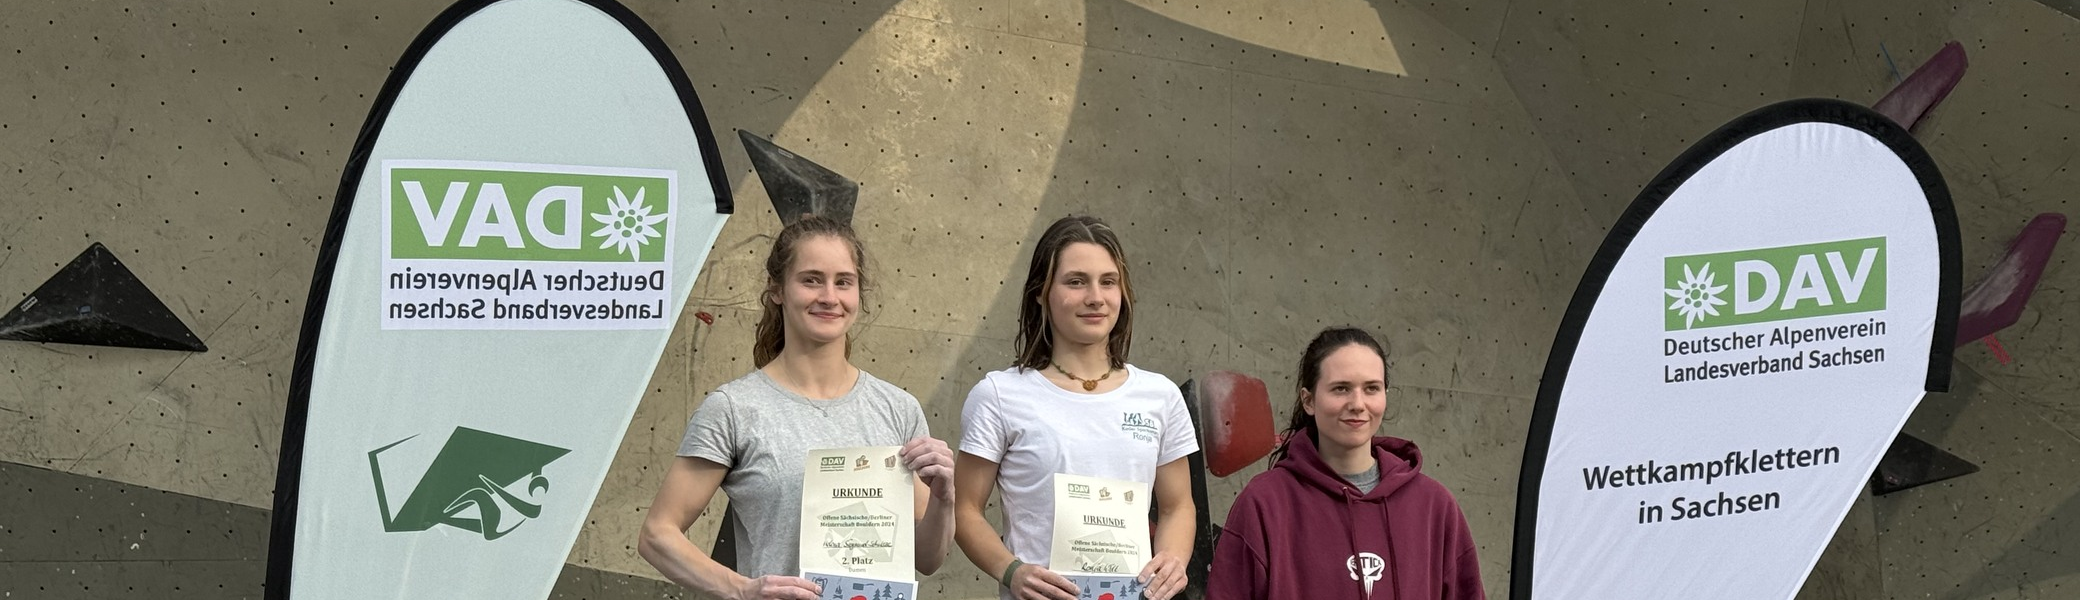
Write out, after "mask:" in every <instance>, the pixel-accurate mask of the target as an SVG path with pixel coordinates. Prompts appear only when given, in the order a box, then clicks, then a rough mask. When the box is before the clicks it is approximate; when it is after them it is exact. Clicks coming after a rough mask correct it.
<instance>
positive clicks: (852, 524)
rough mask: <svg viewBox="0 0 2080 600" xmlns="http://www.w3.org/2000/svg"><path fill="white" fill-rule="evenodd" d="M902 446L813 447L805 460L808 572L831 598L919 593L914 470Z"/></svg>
mask: <svg viewBox="0 0 2080 600" xmlns="http://www.w3.org/2000/svg"><path fill="white" fill-rule="evenodd" d="M899 450H900V448H898V447H896V446H872V447H864V448H827V449H821V450H811V451H809V455H808V458H807V459H806V460H807V461H808V462H807V464H804V465H803V466H802V540H801V542H802V543H801V551H800V558H801V564H802V577H803V578H805V579H808V580H810V581H813V582H816V584H817V585H819V586H822V587H823V597H824V598H826V599H832V598H835V599H840V600H851V599H852V598H854V597H855V596H858V597H865V598H869V599H887V600H898V599H901V600H909V599H912V598H916V597H917V581H916V579H915V577H916V576H915V575H914V574H915V573H916V572H917V571H916V567H917V531H916V529H915V527H916V522H917V516H916V514H915V513H916V512H917V506H916V504H914V502H915V500H916V488H915V487H914V486H915V484H914V483H912V481H913V478H914V476H913V475H912V474H911V473H910V469H909V468H908V467H907V466H905V465H903V463H902V459H901V458H900V457H898V456H897V455H896V453H897V452H898V451H899Z"/></svg>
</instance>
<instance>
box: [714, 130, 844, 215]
mask: <svg viewBox="0 0 2080 600" xmlns="http://www.w3.org/2000/svg"><path fill="white" fill-rule="evenodd" d="M737 137H738V138H739V139H741V140H743V141H744V153H745V154H749V155H751V166H752V168H754V169H757V170H758V182H759V183H761V184H764V185H765V188H766V197H768V198H771V199H772V200H773V211H774V212H777V213H780V223H781V224H782V225H791V224H793V223H794V222H795V221H797V220H800V219H801V218H802V215H806V214H810V213H815V214H819V215H823V216H825V217H829V218H831V219H835V220H837V221H838V222H840V223H845V224H848V225H849V224H851V223H852V205H853V203H854V202H856V201H858V200H859V183H857V182H854V181H852V180H850V179H846V178H845V176H844V175H839V174H838V173H837V172H836V171H832V170H830V169H826V168H824V167H823V165H819V164H816V163H815V162H813V161H810V160H809V159H807V158H802V156H801V155H799V154H795V153H793V152H789V151H788V150H787V149H786V148H782V147H780V146H778V145H775V144H774V143H773V142H772V141H770V140H767V139H765V138H762V137H758V136H756V135H752V134H751V132H749V131H744V130H742V129H739V130H737Z"/></svg>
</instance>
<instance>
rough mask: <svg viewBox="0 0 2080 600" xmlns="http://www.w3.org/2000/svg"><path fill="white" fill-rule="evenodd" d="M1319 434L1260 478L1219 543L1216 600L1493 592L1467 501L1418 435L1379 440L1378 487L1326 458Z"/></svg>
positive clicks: (1398, 599)
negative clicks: (1360, 484)
mask: <svg viewBox="0 0 2080 600" xmlns="http://www.w3.org/2000/svg"><path fill="white" fill-rule="evenodd" d="M1310 437H1311V436H1308V435H1305V434H1300V435H1294V436H1292V440H1291V441H1289V442H1287V444H1286V448H1287V449H1286V457H1285V458H1284V459H1281V460H1279V461H1278V464H1276V465H1272V468H1271V470H1269V471H1265V472H1264V473H1262V474H1259V475H1257V476H1256V478H1255V479H1251V480H1250V482H1249V485H1248V486H1245V487H1243V488H1242V494H1241V495H1240V496H1237V497H1236V498H1235V506H1234V508H1231V509H1229V510H1228V524H1227V527H1226V528H1225V530H1224V531H1222V532H1221V538H1220V542H1219V544H1218V545H1217V546H1215V547H1214V552H1213V573H1212V579H1211V580H1210V581H1209V582H1208V585H1207V587H1206V592H1207V595H1206V597H1207V598H1208V599H1209V600H1264V599H1277V600H1286V599H1294V598H1307V599H1317V598H1323V599H1337V598H1352V599H1365V598H1370V599H1372V600H1407V599H1413V598H1425V599H1447V600H1459V599H1464V598H1472V599H1477V600H1478V599H1484V598H1485V597H1486V596H1485V595H1484V594H1483V592H1482V591H1481V573H1480V562H1479V561H1478V560H1477V559H1476V558H1475V556H1474V545H1473V538H1472V536H1471V535H1470V534H1469V533H1467V529H1466V517H1465V516H1464V515H1462V514H1460V512H1459V503H1458V502H1456V501H1454V500H1452V493H1451V492H1450V491H1447V490H1445V488H1444V486H1443V485H1441V484H1439V483H1437V480H1435V479H1431V478H1430V477H1429V476H1427V475H1424V474H1422V472H1421V471H1420V468H1421V467H1422V462H1423V459H1422V454H1421V453H1419V452H1417V451H1416V445H1415V444H1414V443H1411V442H1409V441H1408V440H1403V439H1398V438H1391V437H1375V438H1372V456H1373V458H1375V459H1377V460H1378V461H1379V470H1380V478H1379V486H1378V487H1375V488H1372V491H1371V492H1370V493H1366V494H1359V493H1358V489H1357V488H1355V487H1352V486H1351V484H1350V482H1348V481H1345V480H1344V479H1343V476H1342V475H1338V474H1337V473H1336V472H1335V471H1334V470H1332V469H1330V468H1329V465H1328V463H1325V462H1322V456H1321V454H1320V452H1318V451H1316V449H1315V445H1314V440H1312V439H1309V438H1310Z"/></svg>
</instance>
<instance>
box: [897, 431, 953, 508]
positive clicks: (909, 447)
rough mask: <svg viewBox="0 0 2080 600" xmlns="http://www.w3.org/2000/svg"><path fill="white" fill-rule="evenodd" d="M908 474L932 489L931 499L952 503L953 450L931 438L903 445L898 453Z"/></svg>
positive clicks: (923, 438)
mask: <svg viewBox="0 0 2080 600" xmlns="http://www.w3.org/2000/svg"><path fill="white" fill-rule="evenodd" d="M898 454H899V455H900V456H902V457H903V464H904V465H907V466H909V467H910V472H912V473H916V474H917V478H918V479H920V480H923V481H924V484H925V485H926V486H928V487H930V488H931V489H932V497H934V498H937V499H939V500H942V501H945V502H946V503H948V504H951V503H953V449H951V448H948V447H947V446H946V442H943V441H940V440H939V439H937V438H933V437H919V438H916V439H913V440H910V442H909V443H906V444H903V449H902V450H901V451H900V452H899V453H898Z"/></svg>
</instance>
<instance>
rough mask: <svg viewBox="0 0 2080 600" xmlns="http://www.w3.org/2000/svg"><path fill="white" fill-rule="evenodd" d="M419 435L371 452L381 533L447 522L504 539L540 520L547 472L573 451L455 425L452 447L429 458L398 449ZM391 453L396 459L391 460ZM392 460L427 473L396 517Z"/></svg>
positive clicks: (401, 466)
mask: <svg viewBox="0 0 2080 600" xmlns="http://www.w3.org/2000/svg"><path fill="white" fill-rule="evenodd" d="M417 437H419V436H417V435H414V436H411V437H407V438H404V439H401V440H397V441H395V442H391V443H390V444H389V445H387V446H383V447H381V448H377V449H375V450H372V451H370V452H369V453H368V468H369V471H370V473H371V474H372V475H373V476H374V477H375V484H376V486H375V487H376V507H377V508H378V509H381V510H382V517H383V531H388V532H391V533H400V532H411V531H425V530H428V529H432V528H433V527H434V526H436V525H447V526H450V527H456V528H460V529H465V530H469V531H474V532H477V533H479V534H482V535H483V536H484V539H485V540H495V539H498V538H501V537H504V536H505V535H506V534H508V533H512V532H513V530H514V529H516V528H518V527H519V526H520V524H521V523H524V522H526V521H527V520H528V519H532V518H535V517H539V516H541V514H542V500H543V496H544V495H546V494H547V493H548V491H549V478H548V477H545V476H543V475H542V469H543V468H544V467H547V466H548V465H549V463H551V462H555V460H556V459H558V458H562V457H563V455H565V454H569V453H570V451H569V450H565V449H563V448H557V447H554V446H547V445H543V444H537V443H534V442H530V441H527V440H523V439H519V438H510V437H506V436H502V435H498V434H495V433H486V432H482V431H477V430H475V429H470V428H468V427H457V428H455V431H454V433H452V434H449V436H448V443H446V444H444V445H442V446H441V447H440V450H439V452H438V453H434V454H433V455H432V457H431V458H430V459H429V458H426V455H427V454H428V453H427V452H426V451H425V450H424V449H423V448H413V447H409V446H405V447H402V448H400V446H403V445H404V444H405V442H409V441H412V439H414V438H417ZM392 449H396V450H395V451H393V450H392ZM386 452H387V453H389V454H390V456H388V457H385V456H384V454H385V453H386ZM386 462H387V463H388V464H389V465H390V466H391V470H392V472H393V473H395V472H397V471H400V470H401V471H405V472H411V471H414V470H416V469H419V468H423V469H424V471H423V472H424V475H421V476H420V477H419V481H418V483H417V484H416V485H415V486H413V487H412V490H411V492H410V494H409V495H407V496H405V501H404V503H403V504H401V505H399V506H398V507H397V512H395V513H392V512H390V494H389V491H390V489H391V488H390V485H389V482H387V481H385V480H384V479H383V465H384V464H385V463H386ZM508 510H510V511H511V512H512V513H517V514H518V515H519V516H518V518H514V517H512V515H511V514H508V512H507V511H508ZM508 523H510V525H507V524H508Z"/></svg>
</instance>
